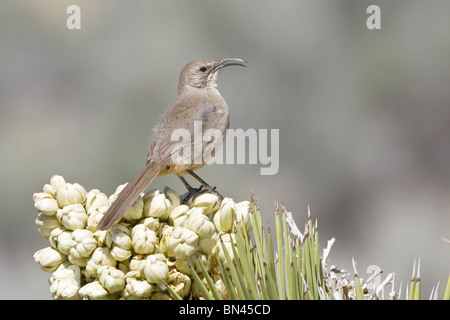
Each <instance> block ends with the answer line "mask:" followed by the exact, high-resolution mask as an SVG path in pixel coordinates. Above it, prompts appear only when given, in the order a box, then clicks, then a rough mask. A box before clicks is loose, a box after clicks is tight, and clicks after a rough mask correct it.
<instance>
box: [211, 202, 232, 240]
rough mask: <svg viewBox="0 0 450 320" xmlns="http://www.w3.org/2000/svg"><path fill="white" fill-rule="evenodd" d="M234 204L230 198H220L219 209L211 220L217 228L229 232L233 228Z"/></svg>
mask: <svg viewBox="0 0 450 320" xmlns="http://www.w3.org/2000/svg"><path fill="white" fill-rule="evenodd" d="M235 211H236V204H235V203H234V201H233V200H232V199H230V198H225V199H223V200H222V204H221V205H220V209H219V210H218V211H217V212H216V213H215V214H214V218H213V222H214V225H215V226H216V228H217V230H219V231H222V232H230V231H231V230H232V229H233V223H234V215H235Z"/></svg>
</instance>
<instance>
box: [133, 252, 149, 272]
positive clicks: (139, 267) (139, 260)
mask: <svg viewBox="0 0 450 320" xmlns="http://www.w3.org/2000/svg"><path fill="white" fill-rule="evenodd" d="M145 258H146V257H145V256H143V255H137V256H133V257H132V258H131V261H130V272H131V271H136V272H139V273H143V270H144V267H145V262H146V261H145Z"/></svg>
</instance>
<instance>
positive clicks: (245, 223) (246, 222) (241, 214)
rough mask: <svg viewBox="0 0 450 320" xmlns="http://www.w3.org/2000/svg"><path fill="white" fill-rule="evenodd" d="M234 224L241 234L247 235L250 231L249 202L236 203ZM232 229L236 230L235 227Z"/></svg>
mask: <svg viewBox="0 0 450 320" xmlns="http://www.w3.org/2000/svg"><path fill="white" fill-rule="evenodd" d="M236 223H237V227H238V228H240V230H241V232H242V233H249V232H250V231H251V229H252V222H251V217H250V201H241V202H239V203H236ZM233 229H236V227H235V228H233ZM233 231H236V230H233Z"/></svg>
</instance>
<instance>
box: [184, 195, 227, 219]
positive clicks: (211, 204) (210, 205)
mask: <svg viewBox="0 0 450 320" xmlns="http://www.w3.org/2000/svg"><path fill="white" fill-rule="evenodd" d="M190 205H191V206H193V207H196V208H203V210H204V211H203V214H206V215H209V214H211V213H213V212H216V211H217V210H219V208H220V201H219V197H218V196H217V195H215V194H213V193H209V192H204V193H201V194H199V195H198V196H196V197H195V198H194V199H193V200H192V203H191V204H190Z"/></svg>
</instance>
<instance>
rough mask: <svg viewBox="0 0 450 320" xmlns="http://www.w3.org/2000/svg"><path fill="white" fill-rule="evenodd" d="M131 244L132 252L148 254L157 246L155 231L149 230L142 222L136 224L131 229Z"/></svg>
mask: <svg viewBox="0 0 450 320" xmlns="http://www.w3.org/2000/svg"><path fill="white" fill-rule="evenodd" d="M131 244H132V246H133V249H134V252H136V253H139V254H150V253H153V252H154V251H155V249H156V248H157V246H158V238H157V236H156V233H155V231H153V230H150V229H149V228H147V227H146V226H145V225H143V224H137V225H136V226H134V227H133V229H132V230H131Z"/></svg>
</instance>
